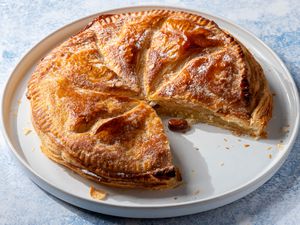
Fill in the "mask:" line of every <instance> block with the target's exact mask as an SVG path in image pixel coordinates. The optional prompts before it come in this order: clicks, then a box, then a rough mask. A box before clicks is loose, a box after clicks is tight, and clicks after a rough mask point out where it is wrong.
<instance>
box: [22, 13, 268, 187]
mask: <svg viewBox="0 0 300 225" xmlns="http://www.w3.org/2000/svg"><path fill="white" fill-rule="evenodd" d="M27 97H28V99H30V102H31V107H32V120H33V124H34V126H35V129H36V131H37V132H38V134H39V136H40V139H41V141H42V150H43V152H44V153H45V154H46V155H47V156H48V157H49V158H51V159H52V160H54V161H56V162H58V163H60V164H63V165H65V166H66V167H68V168H70V169H72V170H73V171H75V172H76V173H78V174H80V175H81V176H84V177H87V178H89V179H92V180H94V181H97V182H100V183H103V184H107V185H111V186H117V187H128V188H148V189H163V188H172V187H175V186H177V185H178V184H179V183H180V181H181V176H180V172H179V170H178V169H177V168H176V167H175V166H174V165H173V163H172V156H171V152H170V147H169V143H168V139H167V136H166V134H165V133H164V128H163V125H162V122H161V120H160V118H159V117H158V116H157V113H156V111H155V110H154V109H153V108H152V107H151V106H150V105H153V104H156V105H157V106H159V107H155V108H157V112H158V113H159V114H167V115H175V116H181V117H184V118H194V119H196V120H197V121H198V122H206V123H210V124H213V125H216V126H219V127H224V128H227V129H229V130H231V131H234V132H237V133H241V134H248V135H252V136H255V137H260V136H264V135H265V127H266V125H267V122H268V120H269V119H270V118H271V113H272V97H271V94H270V91H269V88H268V85H267V83H266V80H265V78H264V74H263V71H262V69H261V67H260V65H259V64H258V63H257V62H256V61H255V59H254V58H253V56H252V55H251V54H250V53H249V51H248V50H247V49H246V48H245V47H244V46H243V45H241V44H240V43H239V42H238V41H237V40H235V39H234V38H233V37H232V36H231V35H230V34H228V33H226V32H224V31H223V30H221V29H220V28H219V27H218V26H217V25H216V24H215V23H214V22H213V21H210V20H207V19H204V18H202V17H201V16H197V15H193V14H189V13H185V12H174V11H168V10H152V11H143V12H135V13H126V14H116V15H102V16H99V17H98V18H96V19H95V20H94V21H92V22H91V23H90V24H89V25H88V26H87V27H86V28H85V29H84V30H82V31H81V32H80V33H78V34H77V35H74V36H73V37H71V38H70V39H68V40H67V41H66V42H64V43H63V44H61V45H60V46H58V47H57V48H55V49H54V50H53V51H52V52H51V53H50V54H48V55H47V56H46V57H45V58H44V59H43V60H42V61H41V62H40V63H39V65H38V66H37V68H36V70H35V71H34V73H33V74H32V77H31V79H30V81H29V84H28V93H27ZM149 104H150V105H149Z"/></svg>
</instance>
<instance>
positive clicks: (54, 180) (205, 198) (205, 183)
mask: <svg viewBox="0 0 300 225" xmlns="http://www.w3.org/2000/svg"><path fill="white" fill-rule="evenodd" d="M153 8H166V7H154V6H150V7H146V6H143V7H131V8H123V9H117V10H111V11H107V12H103V13H120V12H127V11H137V10H147V9H153ZM168 8H171V7H168ZM171 9H173V10H183V9H178V8H171ZM185 11H190V10H185ZM190 12H191V11H190ZM194 13H198V14H200V15H202V16H204V17H206V18H209V19H212V20H214V21H215V22H216V23H217V24H219V26H220V27H221V28H224V29H225V30H228V31H229V32H230V33H232V34H233V35H234V36H235V37H237V38H238V39H239V40H240V41H241V42H242V43H244V44H245V45H246V47H248V48H249V49H250V50H251V52H252V53H253V54H254V56H255V57H256V59H257V60H258V61H259V62H260V63H261V65H262V66H263V68H264V71H265V74H266V76H267V79H268V81H269V84H270V87H271V89H272V91H273V92H274V93H276V96H275V97H274V100H275V104H274V111H273V118H272V120H271V121H270V123H269V127H268V132H269V138H268V139H266V140H259V141H257V140H253V139H251V138H249V137H237V136H234V135H232V134H231V133H230V132H228V131H226V130H223V129H219V128H215V127H212V126H208V125H204V124H199V125H195V126H193V128H192V130H191V131H190V132H188V133H186V134H177V133H172V132H169V131H168V129H166V130H167V134H168V137H169V140H170V143H171V148H172V152H173V155H174V158H175V163H176V164H177V165H178V166H179V167H180V169H181V171H182V175H183V180H184V184H183V185H181V186H180V187H178V188H176V189H173V190H168V191H141V190H122V189H116V188H110V187H105V186H101V185H97V184H95V183H93V182H91V181H88V180H86V179H83V178H81V177H80V176H78V175H76V174H74V173H73V172H70V171H69V170H68V169H65V168H64V167H62V166H59V165H57V164H55V163H54V162H52V161H50V160H49V159H48V158H47V157H46V156H44V155H43V154H42V153H41V151H40V148H39V145H40V141H39V138H38V136H37V135H36V133H35V132H34V131H33V128H32V125H31V120H30V107H29V101H28V100H27V99H26V97H25V92H26V85H27V81H28V79H29V77H30V75H31V73H32V71H33V69H34V67H35V65H36V64H37V62H38V61H39V59H40V58H42V57H43V56H44V55H46V54H47V53H48V52H49V50H51V49H52V48H53V47H55V46H57V45H58V44H59V43H61V42H62V41H64V40H66V39H67V38H68V37H69V36H71V35H72V34H74V33H76V32H78V31H79V30H80V29H82V27H84V26H85V25H86V24H87V23H88V22H89V21H91V20H92V18H94V17H96V15H92V16H89V17H86V18H83V19H81V20H78V21H76V22H74V23H71V24H69V25H67V26H65V27H63V28H61V29H60V30H58V31H56V32H54V33H53V34H51V35H50V36H48V37H47V38H45V39H44V40H42V41H41V42H40V43H39V44H37V45H36V46H35V47H34V48H33V49H32V50H31V51H30V52H29V53H28V54H27V55H25V56H24V58H23V59H22V60H21V62H20V63H19V64H18V65H17V67H16V68H15V70H14V72H13V73H12V75H11V76H10V78H9V80H8V82H7V85H6V88H5V90H4V93H3V98H2V124H3V131H4V136H5V138H6V140H7V143H8V145H9V147H10V148H11V150H12V153H13V154H14V155H15V156H16V157H17V158H18V160H19V161H20V162H21V165H22V166H23V167H24V169H25V170H26V171H27V172H28V175H29V176H30V177H31V179H32V180H33V181H34V182H35V183H37V184H38V185H39V186H40V187H42V188H43V189H45V190H46V191H47V192H50V193H51V194H53V195H55V196H57V197H58V198H60V199H62V200H64V201H67V202H69V203H71V204H74V205H77V206H79V207H82V208H85V209H88V210H92V211H95V212H101V213H104V214H110V215H117V216H124V217H144V218H145V217H148V218H158V217H173V216H179V215H186V214H192V213H196V212H201V211H205V210H209V209H213V208H216V207H219V206H222V205H225V204H228V203H230V202H232V201H235V200H237V199H239V198H241V197H243V196H245V195H247V194H248V193H250V192H252V191H253V190H255V189H256V188H258V187H259V186H261V185H262V184H263V183H264V182H266V181H267V180H268V179H269V178H270V177H271V176H272V175H273V174H274V173H275V172H276V171H277V170H278V168H279V167H280V166H281V165H282V163H283V162H284V160H285V159H286V158H287V156H288V153H289V151H290V149H291V147H292V145H293V143H294V140H295V137H296V135H297V130H298V127H299V98H298V93H297V90H296V87H295V84H294V82H293V79H292V77H291V75H290V74H289V72H288V70H287V69H286V67H285V66H284V64H283V63H282V61H281V60H280V59H279V58H278V57H277V56H276V55H275V54H274V52H273V51H272V50H271V49H269V48H268V47H267V46H266V45H265V44H263V43H262V42H261V41H260V40H258V39H257V38H256V37H254V36H253V35H252V34H250V33H249V32H247V31H245V30H244V29H242V28H240V27H238V26H236V25H234V24H233V23H231V22H228V21H227V20H224V19H222V18H219V17H215V16H212V15H208V14H206V13H200V12H194ZM165 122H166V121H165ZM287 126H289V127H287ZM24 129H31V130H32V132H31V133H29V134H28V135H25V134H24ZM282 129H284V130H282ZM287 130H288V132H287ZM247 146H248V147H247ZM91 185H95V186H96V187H98V188H100V189H102V190H105V191H106V192H108V194H109V196H108V198H107V200H105V201H96V200H93V199H92V198H91V197H90V195H89V187H90V186H91Z"/></svg>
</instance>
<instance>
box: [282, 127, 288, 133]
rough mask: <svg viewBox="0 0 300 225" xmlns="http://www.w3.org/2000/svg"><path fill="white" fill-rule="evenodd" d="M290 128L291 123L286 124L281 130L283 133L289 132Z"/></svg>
mask: <svg viewBox="0 0 300 225" xmlns="http://www.w3.org/2000/svg"><path fill="white" fill-rule="evenodd" d="M289 128H290V126H289V125H287V126H284V127H282V128H281V131H282V132H283V133H288V132H289Z"/></svg>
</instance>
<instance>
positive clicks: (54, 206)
mask: <svg viewBox="0 0 300 225" xmlns="http://www.w3.org/2000/svg"><path fill="white" fill-rule="evenodd" d="M134 2H135V1H115V0H109V1H100V0H95V1H79V0H77V1H72V2H71V1H70V2H69V1H42V0H40V1H30V0H23V1H22V0H15V1H8V0H7V1H3V0H0V89H3V85H4V81H5V80H6V79H7V77H8V76H9V74H10V73H11V71H12V70H13V68H14V66H15V65H16V64H17V63H18V61H19V60H20V59H21V56H22V55H24V54H25V53H26V52H27V51H28V50H29V49H30V48H31V47H32V46H34V45H35V44H36V43H37V42H38V41H40V40H41V39H42V38H44V37H45V36H47V35H48V34H50V33H51V32H53V31H55V30H56V29H58V28H60V27H61V26H63V25H65V24H67V23H70V22H72V21H74V20H76V19H79V18H81V17H84V16H87V15H90V14H93V13H97V12H99V11H102V10H106V9H111V8H114V7H122V6H130V5H134V4H135V3H134ZM139 2H143V3H144V4H146V3H151V4H154V3H160V4H161V2H163V3H164V4H169V5H171V6H183V7H187V8H191V9H194V10H200V11H204V12H208V13H211V14H214V15H218V16H222V17H224V18H228V19H231V20H232V21H234V22H235V23H237V24H239V25H241V26H243V27H244V28H246V29H248V30H250V31H252V32H253V33H254V34H255V35H256V36H258V37H259V38H261V39H262V40H263V41H264V42H265V43H266V44H267V45H269V46H270V47H271V48H272V49H273V50H274V51H275V52H276V53H277V54H278V55H279V56H280V58H281V59H282V60H283V61H284V62H285V63H286V65H287V67H288V69H289V70H290V72H291V73H292V75H293V77H294V79H295V81H296V83H297V87H298V89H299V87H300V1H299V0H265V1H259V0H244V1H237V0H226V1H224V0H202V1H197V0H183V1H171V0H165V1H161V2H158V1H157V2H155V1H139ZM299 151H300V138H299V136H298V138H297V141H296V143H295V146H294V148H293V150H292V152H291V154H290V156H289V158H288V160H287V161H286V162H285V163H284V165H283V166H282V168H281V169H280V170H279V172H277V173H276V175H275V176H274V177H273V178H272V179H271V180H270V181H269V182H267V183H266V184H265V185H263V186H262V187H261V188H259V189H258V190H257V191H255V192H253V193H252V194H250V195H248V196H247V197H245V198H243V199H241V200H239V201H236V202H234V203H232V204H230V205H227V206H224V207H221V208H218V209H216V210H212V211H209V212H204V213H200V214H196V215H191V216H185V217H179V218H173V219H160V220H133V219H122V218H117V217H110V216H105V215H101V214H96V213H91V212H87V211H85V210H81V209H78V208H76V207H73V206H71V205H69V204H66V203H64V202H62V201H60V200H58V199H56V198H54V197H52V196H50V195H48V194H47V193H45V192H44V191H42V190H41V189H39V188H38V187H37V186H36V185H35V184H33V183H32V182H31V181H30V180H29V179H28V178H27V177H26V176H25V174H24V172H23V171H22V170H21V169H20V168H19V167H18V165H17V164H16V161H15V159H14V158H12V157H11V156H10V155H9V153H8V152H9V150H8V148H7V146H6V145H5V143H4V140H3V138H2V136H1V138H0V171H1V175H0V224H154V223H155V224H245V225H246V224H300V182H299V181H300V152H299Z"/></svg>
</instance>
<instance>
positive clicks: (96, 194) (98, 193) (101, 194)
mask: <svg viewBox="0 0 300 225" xmlns="http://www.w3.org/2000/svg"><path fill="white" fill-rule="evenodd" d="M90 196H91V197H92V198H93V199H97V200H104V199H105V198H106V196H107V193H106V192H105V191H102V190H99V189H96V188H95V187H94V186H91V187H90Z"/></svg>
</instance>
